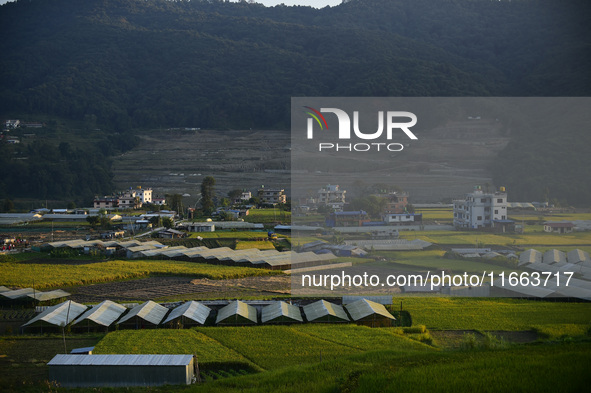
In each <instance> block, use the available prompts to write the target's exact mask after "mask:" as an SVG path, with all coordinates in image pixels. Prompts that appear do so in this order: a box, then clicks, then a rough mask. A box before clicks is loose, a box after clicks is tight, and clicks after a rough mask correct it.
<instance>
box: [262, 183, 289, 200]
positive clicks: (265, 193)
mask: <svg viewBox="0 0 591 393" xmlns="http://www.w3.org/2000/svg"><path fill="white" fill-rule="evenodd" d="M258 197H259V199H260V202H261V204H263V205H276V204H278V203H285V202H287V197H286V195H285V190H284V189H283V188H265V187H264V186H263V187H261V188H260V189H259V191H258Z"/></svg>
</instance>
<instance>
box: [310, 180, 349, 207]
mask: <svg viewBox="0 0 591 393" xmlns="http://www.w3.org/2000/svg"><path fill="white" fill-rule="evenodd" d="M346 193H347V191H345V190H341V189H339V186H338V185H331V184H328V185H327V186H326V187H322V188H321V189H320V190H318V200H317V204H318V205H325V206H328V207H330V208H332V209H334V210H336V211H342V210H343V206H344V205H345V194H346Z"/></svg>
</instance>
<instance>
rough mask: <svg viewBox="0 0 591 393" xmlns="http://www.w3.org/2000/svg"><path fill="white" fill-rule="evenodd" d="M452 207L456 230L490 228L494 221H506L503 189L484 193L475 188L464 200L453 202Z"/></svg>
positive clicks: (480, 189) (505, 197) (479, 188)
mask: <svg viewBox="0 0 591 393" xmlns="http://www.w3.org/2000/svg"><path fill="white" fill-rule="evenodd" d="M453 206H454V226H455V227H456V228H460V229H461V228H465V229H480V228H491V227H493V223H494V221H500V220H507V193H506V192H505V187H501V188H500V189H499V191H496V192H493V193H485V192H483V191H482V188H481V187H480V186H476V187H475V189H474V191H473V192H472V193H470V194H466V196H465V197H464V199H461V200H455V201H453Z"/></svg>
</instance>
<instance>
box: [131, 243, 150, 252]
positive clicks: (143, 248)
mask: <svg viewBox="0 0 591 393" xmlns="http://www.w3.org/2000/svg"><path fill="white" fill-rule="evenodd" d="M155 248H156V246H153V245H151V244H141V245H139V246H133V247H128V248H127V251H131V252H139V251H147V250H153V249H155Z"/></svg>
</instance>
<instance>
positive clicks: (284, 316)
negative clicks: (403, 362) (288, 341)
mask: <svg viewBox="0 0 591 393" xmlns="http://www.w3.org/2000/svg"><path fill="white" fill-rule="evenodd" d="M252 303H253V304H249V303H248V302H244V301H240V300H234V301H229V302H227V304H225V305H213V306H212V307H208V306H207V305H205V304H203V303H201V302H197V301H187V302H184V303H182V304H179V305H174V306H169V307H167V306H164V305H161V304H158V303H156V302H153V301H151V300H149V301H146V302H144V303H142V304H139V305H135V306H133V307H131V308H128V307H126V306H124V305H121V304H118V303H115V302H113V301H110V300H105V301H103V302H102V303H100V304H97V305H95V306H92V307H87V306H85V305H83V304H80V303H76V302H74V301H71V300H68V301H65V302H63V303H60V304H58V305H55V306H52V307H47V308H46V309H45V310H44V311H42V312H41V313H40V314H38V315H37V316H35V317H34V318H33V319H31V320H30V321H28V322H27V323H25V324H24V325H22V327H21V329H22V330H23V331H25V332H39V333H44V332H51V331H55V330H56V329H57V330H61V329H62V328H66V327H67V328H68V329H70V330H71V331H72V332H87V331H88V332H90V331H108V330H113V329H149V328H188V327H194V326H224V325H225V326H233V325H234V326H243V325H257V324H297V323H348V322H349V323H351V322H354V323H357V324H363V325H367V326H371V327H378V326H392V325H393V324H394V321H395V318H394V316H393V315H392V314H391V313H390V312H389V311H388V310H387V309H386V307H385V306H384V305H383V304H380V303H377V302H374V301H371V300H368V299H364V298H360V299H359V300H356V301H353V302H351V303H349V304H345V305H339V304H335V303H331V302H329V301H326V300H318V301H314V302H311V303H308V304H306V305H302V306H299V305H296V304H292V303H290V302H285V301H270V302H252Z"/></svg>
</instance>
